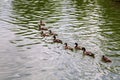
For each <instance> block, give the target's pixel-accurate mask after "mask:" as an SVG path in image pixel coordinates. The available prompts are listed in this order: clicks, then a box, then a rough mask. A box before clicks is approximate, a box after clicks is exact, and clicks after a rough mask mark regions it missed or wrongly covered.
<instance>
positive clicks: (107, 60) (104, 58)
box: [102, 55, 112, 62]
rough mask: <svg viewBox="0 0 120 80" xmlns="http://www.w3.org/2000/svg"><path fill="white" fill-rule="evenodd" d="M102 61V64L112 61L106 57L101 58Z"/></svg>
mask: <svg viewBox="0 0 120 80" xmlns="http://www.w3.org/2000/svg"><path fill="white" fill-rule="evenodd" d="M102 61H104V62H112V60H110V59H109V58H108V57H106V56H105V55H103V56H102Z"/></svg>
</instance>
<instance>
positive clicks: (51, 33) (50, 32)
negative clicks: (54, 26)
mask: <svg viewBox="0 0 120 80" xmlns="http://www.w3.org/2000/svg"><path fill="white" fill-rule="evenodd" d="M49 34H50V35H55V36H57V34H56V33H53V32H52V31H51V30H49Z"/></svg>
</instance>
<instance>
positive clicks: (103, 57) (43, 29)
mask: <svg viewBox="0 0 120 80" xmlns="http://www.w3.org/2000/svg"><path fill="white" fill-rule="evenodd" d="M39 30H41V36H42V37H48V36H53V42H54V43H61V44H63V41H62V40H60V39H58V38H56V36H58V34H56V33H54V32H52V31H51V30H49V29H48V28H46V27H45V23H44V22H43V21H42V20H40V23H39ZM43 31H49V33H44V32H43ZM64 49H65V50H71V51H74V50H82V51H83V55H88V56H90V57H93V58H95V54H93V53H92V52H90V51H87V50H86V48H85V47H81V46H79V45H78V43H75V46H74V48H73V47H71V46H68V44H67V43H64ZM101 60H102V61H104V62H112V60H111V59H109V58H108V57H106V56H105V55H103V56H102V58H101Z"/></svg>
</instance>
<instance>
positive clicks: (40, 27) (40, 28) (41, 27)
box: [39, 25, 48, 30]
mask: <svg viewBox="0 0 120 80" xmlns="http://www.w3.org/2000/svg"><path fill="white" fill-rule="evenodd" d="M39 30H48V28H45V27H43V26H41V25H39Z"/></svg>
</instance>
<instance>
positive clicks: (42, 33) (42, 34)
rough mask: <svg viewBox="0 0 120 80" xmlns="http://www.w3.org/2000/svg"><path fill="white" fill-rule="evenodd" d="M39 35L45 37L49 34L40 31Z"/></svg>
mask: <svg viewBox="0 0 120 80" xmlns="http://www.w3.org/2000/svg"><path fill="white" fill-rule="evenodd" d="M41 36H42V37H46V36H50V35H49V34H45V33H44V32H43V31H41Z"/></svg>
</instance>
